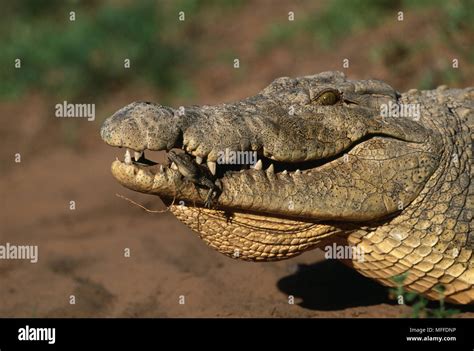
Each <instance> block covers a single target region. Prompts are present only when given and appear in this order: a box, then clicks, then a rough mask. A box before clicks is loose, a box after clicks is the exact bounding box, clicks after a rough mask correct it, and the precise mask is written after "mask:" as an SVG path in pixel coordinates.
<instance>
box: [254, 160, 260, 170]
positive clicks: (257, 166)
mask: <svg viewBox="0 0 474 351" xmlns="http://www.w3.org/2000/svg"><path fill="white" fill-rule="evenodd" d="M254 168H255V169H256V170H257V171H260V170H261V169H262V160H258V161H257V163H256V164H255V166H254Z"/></svg>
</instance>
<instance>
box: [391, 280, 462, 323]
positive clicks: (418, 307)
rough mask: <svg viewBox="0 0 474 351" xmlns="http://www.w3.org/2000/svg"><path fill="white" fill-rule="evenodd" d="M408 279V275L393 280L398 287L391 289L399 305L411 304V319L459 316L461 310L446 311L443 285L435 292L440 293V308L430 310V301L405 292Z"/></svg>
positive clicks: (393, 297)
mask: <svg viewBox="0 0 474 351" xmlns="http://www.w3.org/2000/svg"><path fill="white" fill-rule="evenodd" d="M406 278H407V274H402V275H398V276H395V277H393V278H392V281H393V282H394V283H395V284H396V287H395V288H393V289H390V292H389V293H390V297H391V298H392V299H396V300H397V301H398V303H401V304H405V303H406V302H408V303H410V307H411V314H410V316H406V317H411V318H450V317H453V316H454V315H456V314H458V313H459V312H460V311H459V310H454V309H446V306H445V302H444V291H445V288H444V286H443V285H441V284H440V285H438V286H437V287H436V288H435V290H436V291H437V292H438V293H439V299H438V300H439V307H438V308H428V307H427V306H428V300H427V299H425V298H424V297H423V296H421V295H419V294H417V293H414V292H407V291H405V289H404V287H403V284H404V282H405V280H406Z"/></svg>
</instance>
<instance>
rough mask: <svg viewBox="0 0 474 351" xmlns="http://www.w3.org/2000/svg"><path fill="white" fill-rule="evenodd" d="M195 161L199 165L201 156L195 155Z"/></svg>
mask: <svg viewBox="0 0 474 351" xmlns="http://www.w3.org/2000/svg"><path fill="white" fill-rule="evenodd" d="M196 163H197V164H198V165H200V164H201V163H202V157H200V156H196Z"/></svg>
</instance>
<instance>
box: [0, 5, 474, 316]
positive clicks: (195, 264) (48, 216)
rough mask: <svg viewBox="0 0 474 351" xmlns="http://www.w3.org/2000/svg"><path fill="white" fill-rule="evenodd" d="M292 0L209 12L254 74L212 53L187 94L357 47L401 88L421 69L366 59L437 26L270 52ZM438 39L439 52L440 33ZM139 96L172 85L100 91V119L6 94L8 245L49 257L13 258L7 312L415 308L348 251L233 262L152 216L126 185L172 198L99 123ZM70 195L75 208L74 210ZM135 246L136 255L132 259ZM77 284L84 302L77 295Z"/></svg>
mask: <svg viewBox="0 0 474 351" xmlns="http://www.w3.org/2000/svg"><path fill="white" fill-rule="evenodd" d="M262 3H266V2H262ZM285 4H287V2H284V1H282V2H281V3H280V2H279V6H278V7H276V6H274V7H271V6H270V7H266V8H263V7H260V8H259V7H258V6H253V7H249V6H247V7H244V8H243V9H242V10H239V12H238V13H237V14H235V16H236V17H233V18H234V20H235V23H240V25H239V26H236V25H234V26H232V25H229V23H232V22H231V21H230V20H229V18H226V17H222V18H217V19H215V20H213V21H211V22H209V23H212V24H211V25H209V27H206V28H204V29H203V31H204V34H203V37H204V38H205V40H204V41H203V42H201V43H200V47H201V51H202V55H201V56H202V58H203V59H204V62H205V61H206V54H207V55H208V56H209V60H211V58H212V57H211V56H212V52H219V50H221V49H222V47H225V46H226V45H228V43H233V46H232V47H233V49H234V50H235V51H236V52H237V53H238V54H239V55H240V56H239V57H240V58H241V59H242V62H243V69H244V72H245V74H244V75H238V74H236V73H235V71H234V70H233V68H232V67H230V65H229V64H228V63H225V62H221V63H220V64H219V63H216V62H215V61H212V63H210V64H209V65H204V66H203V67H202V68H201V69H200V70H198V72H197V73H196V74H195V75H194V76H193V77H192V80H193V82H194V83H195V86H196V87H197V94H196V95H195V96H193V97H192V98H190V99H188V100H185V99H181V100H180V99H179V98H177V99H176V101H173V102H174V103H175V106H179V105H180V104H192V103H199V104H204V103H218V102H224V101H229V100H233V99H237V98H242V97H244V96H247V95H250V94H254V93H255V92H256V91H258V90H259V89H261V88H263V87H264V86H265V85H266V84H268V83H269V82H270V81H271V80H272V79H274V78H276V77H278V76H284V75H289V76H295V75H303V74H312V73H316V72H320V71H324V70H330V69H339V70H340V69H341V67H340V62H341V59H342V58H345V57H350V58H351V60H352V61H351V62H352V64H351V67H350V69H348V70H347V71H346V73H347V74H348V75H350V76H351V77H353V78H368V77H378V78H382V79H386V80H387V81H388V82H390V83H392V84H394V85H395V86H396V87H397V88H399V89H401V90H403V89H405V88H407V87H409V86H410V85H411V84H413V81H415V80H416V79H418V78H419V77H416V76H415V75H414V74H413V72H412V71H409V70H408V71H406V72H405V73H404V76H400V75H395V74H393V70H391V68H390V65H387V66H381V65H380V64H379V65H377V64H373V65H367V62H368V61H367V54H366V52H368V51H369V48H370V46H371V45H374V43H377V42H378V41H379V42H380V41H381V38H388V40H391V38H394V37H395V36H397V35H398V36H399V35H402V36H403V35H405V36H406V37H408V36H409V34H410V33H413V32H416V33H418V37H423V36H430V35H431V33H432V30H433V28H432V26H430V25H428V24H427V23H428V20H426V19H425V22H423V18H421V19H419V18H418V20H417V21H414V20H413V18H410V17H409V16H407V17H408V20H407V23H405V24H404V27H403V28H399V27H397V26H399V24H397V23H393V24H392V25H387V26H384V27H382V28H381V29H380V30H378V32H374V31H371V32H370V33H369V34H368V35H367V33H366V34H363V33H362V34H357V33H356V34H354V36H352V37H351V38H350V39H347V40H343V41H342V42H341V45H340V46H338V48H337V49H338V50H337V51H328V52H325V53H322V54H320V53H319V52H316V51H315V50H313V49H307V50H301V51H298V52H293V51H291V50H285V49H282V48H279V47H277V48H275V49H274V50H272V51H271V52H269V53H268V54H266V55H264V56H263V57H262V56H259V55H257V53H256V51H255V48H254V46H252V45H249V44H248V43H249V42H252V41H255V38H256V37H258V36H259V35H261V33H263V31H264V30H265V28H266V26H268V24H269V23H268V22H269V21H270V19H273V20H275V18H277V17H278V18H280V17H282V18H283V20H284V18H285V16H286V13H287V11H288V9H287V7H286V5H285ZM267 5H268V3H267ZM267 8H271V9H272V10H266V9H267ZM291 9H293V8H291ZM296 9H298V8H296ZM278 11H280V12H278ZM282 13H283V14H285V15H282ZM426 18H427V19H429V18H430V16H429V14H428V15H427V16H426ZM410 21H411V22H410ZM216 27H218V28H220V31H216V30H215V29H216ZM247 28H252V30H251V31H249V30H248V29H247ZM222 37H225V38H227V39H226V40H223V39H222ZM384 40H385V39H384ZM213 50H214V51H213ZM431 50H435V51H436V50H438V48H437V47H436V44H435V45H434V47H433V48H432V49H431ZM417 60H418V61H417ZM417 60H415V61H413V62H410V63H409V64H408V66H407V67H417V66H418V65H417V62H424V67H428V68H427V69H429V67H430V65H431V61H430V60H429V59H427V58H426V57H424V56H423V55H421V56H418V57H417ZM423 60H424V61H423ZM403 67H405V66H403ZM403 67H402V68H403ZM470 77H471V78H472V75H470ZM470 83H472V81H471V82H470ZM134 100H151V101H157V102H159V101H160V92H156V91H154V90H151V89H148V88H146V87H127V89H125V90H124V91H120V92H116V93H114V94H113V95H111V96H109V97H108V98H107V99H106V100H102V101H100V103H99V102H98V104H97V105H98V115H100V116H101V117H100V118H99V117H98V120H97V121H95V122H86V121H80V122H77V123H76V122H75V121H74V122H73V121H62V120H61V121H58V120H57V119H55V118H54V116H53V111H54V109H53V106H54V105H53V104H52V103H51V102H48V100H47V99H44V98H43V97H42V96H41V95H39V94H34V93H32V94H31V95H29V96H27V97H25V98H23V99H21V100H20V101H16V102H12V103H3V104H0V115H1V116H2V124H1V125H0V139H1V140H2V148H1V150H0V194H1V195H0V198H1V203H0V205H1V211H0V213H1V214H0V220H1V223H2V224H1V231H0V244H2V243H6V242H9V243H11V244H18V245H38V246H39V261H38V263H35V264H33V263H29V262H25V261H13V260H9V261H0V317H12V316H15V317H31V316H37V317H39V316H41V317H44V316H46V317H53V316H54V317H66V316H68V317H69V316H73V317H82V316H87V317H89V316H104V317H118V316H130V317H220V316H224V317H269V316H275V317H396V316H402V315H405V314H406V313H408V312H409V309H408V308H407V307H404V306H398V305H396V304H395V302H393V301H391V300H389V299H388V290H387V289H386V288H385V287H382V286H380V285H378V284H376V283H375V282H373V281H371V280H369V279H366V278H364V277H362V276H361V275H359V274H358V273H356V272H354V271H352V270H351V269H349V268H347V267H345V266H344V265H342V264H340V263H339V262H337V261H325V260H324V258H323V256H322V254H321V252H320V251H317V250H315V251H311V252H307V253H305V254H303V255H301V256H299V257H297V258H294V259H292V260H288V261H283V262H277V263H259V264H257V263H248V262H241V261H238V260H232V259H230V258H227V257H225V256H222V255H221V254H219V253H217V252H214V251H213V250H212V249H210V248H208V247H207V246H206V245H205V244H204V243H203V242H202V241H201V240H200V239H199V238H198V237H197V235H196V234H195V233H193V232H192V231H190V230H189V229H188V228H187V227H185V226H184V225H183V224H181V223H180V222H178V221H177V220H176V219H174V217H173V216H172V215H171V214H169V213H164V214H150V213H147V212H145V211H143V210H142V209H140V208H138V207H136V206H133V205H131V204H130V203H128V202H126V201H124V200H122V199H120V198H118V197H116V195H115V194H116V193H119V194H122V195H124V196H127V197H129V198H131V199H133V200H135V201H137V202H139V203H141V204H144V205H145V206H147V207H148V208H151V209H163V204H162V203H161V201H160V200H159V199H158V198H157V197H151V196H146V195H142V194H137V193H134V192H131V191H128V190H127V189H124V188H122V187H121V186H120V185H118V184H117V183H116V182H115V180H114V179H113V178H112V176H111V174H110V171H109V167H110V163H111V162H112V160H113V159H114V158H115V156H119V157H121V156H122V155H120V151H118V150H114V149H112V148H109V147H107V146H105V145H104V144H103V143H102V142H101V140H100V138H99V135H98V130H99V126H100V119H102V118H104V117H106V116H107V115H109V114H111V113H112V112H114V111H115V110H117V109H118V108H120V107H122V106H123V105H125V104H127V103H129V102H131V101H134ZM54 103H56V102H54ZM71 123H72V124H73V125H74V127H71ZM65 141H66V142H65ZM15 153H21V155H22V159H21V163H15V162H14V155H15ZM70 201H75V203H76V209H75V210H70V209H69V203H70ZM125 249H130V253H131V255H130V257H124V250H125ZM71 295H73V296H75V299H76V303H75V304H70V303H69V302H70V297H71ZM290 295H291V296H294V299H295V303H294V304H289V299H290V300H291V298H289V296H290ZM183 297H184V304H180V301H181V302H182V301H183V300H182V298H183ZM462 311H463V313H462V314H461V315H460V316H462V317H473V316H474V313H473V309H472V307H464V308H463V309H462Z"/></svg>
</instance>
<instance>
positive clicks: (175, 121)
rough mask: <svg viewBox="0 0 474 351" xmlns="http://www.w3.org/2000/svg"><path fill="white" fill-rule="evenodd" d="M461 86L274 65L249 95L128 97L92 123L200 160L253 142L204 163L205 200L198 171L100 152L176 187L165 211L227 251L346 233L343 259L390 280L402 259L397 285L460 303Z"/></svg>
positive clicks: (117, 141)
mask: <svg viewBox="0 0 474 351" xmlns="http://www.w3.org/2000/svg"><path fill="white" fill-rule="evenodd" d="M473 97H474V89H473V88H467V89H447V88H446V87H440V88H438V89H436V90H432V91H416V90H410V91H409V92H407V93H404V94H399V93H397V92H396V91H395V90H393V89H392V88H391V87H390V86H389V85H387V84H386V83H383V82H380V81H375V80H365V81H351V80H348V79H346V78H345V76H344V75H343V74H342V73H339V72H324V73H321V74H319V75H314V76H307V77H302V78H297V79H290V78H279V79H277V80H275V81H274V82H273V83H272V84H270V85H269V86H268V87H267V88H265V89H264V90H262V91H261V92H260V93H259V94H257V95H256V96H254V97H250V98H248V99H244V100H242V101H238V102H236V103H232V104H223V105H217V106H201V107H196V106H193V107H189V108H187V109H185V113H184V114H182V113H178V111H175V110H173V109H171V108H168V107H163V106H160V105H155V104H150V103H132V104H130V105H128V106H126V107H124V108H123V109H121V110H119V111H117V112H116V113H115V114H114V115H113V116H111V117H110V118H108V119H107V120H106V121H105V122H104V125H103V126H102V129H101V136H102V138H103V140H104V141H105V142H106V143H107V144H109V145H112V146H122V147H127V148H130V149H133V150H135V151H143V150H171V149H172V148H183V149H184V150H185V151H186V153H187V154H188V155H190V156H191V157H196V159H195V160H196V161H197V162H198V163H200V162H201V160H204V161H207V162H208V164H209V168H210V169H211V170H212V169H213V168H214V167H215V166H216V165H215V164H214V162H215V161H216V160H218V156H219V152H222V151H224V150H226V149H228V150H231V151H256V152H257V153H258V155H259V158H261V161H260V162H259V163H257V165H256V166H255V168H244V169H243V170H239V169H236V168H235V167H234V168H231V167H228V166H226V165H221V164H217V174H216V176H215V177H216V178H217V179H218V180H217V182H218V184H219V188H220V189H221V192H220V193H219V195H218V197H217V198H216V199H214V202H215V207H213V208H204V206H203V205H204V203H205V201H206V197H207V195H208V193H209V188H212V187H211V185H212V184H209V183H208V179H205V181H206V182H205V183H207V184H208V187H207V188H206V187H203V186H196V184H194V182H193V181H192V179H193V177H189V176H186V177H183V175H182V174H185V175H186V174H190V173H191V174H192V173H193V172H194V170H195V169H194V167H192V166H189V167H187V168H183V167H181V171H180V170H179V168H178V167H174V168H175V169H176V170H175V169H172V168H168V167H164V168H163V167H161V169H160V167H158V166H146V165H143V164H140V163H133V164H132V163H130V162H128V163H124V162H121V161H115V162H113V163H112V173H113V175H114V177H115V178H116V179H117V180H118V181H119V182H120V183H121V184H122V185H124V186H125V187H127V188H130V189H132V190H136V191H139V192H143V193H147V194H154V195H158V196H160V197H161V198H162V199H163V200H164V201H165V203H168V204H169V203H171V201H172V199H176V200H181V201H184V202H185V205H180V206H176V205H171V211H172V212H173V213H174V214H175V216H176V217H177V218H178V219H179V220H181V221H182V222H184V223H185V224H187V225H188V226H189V227H190V228H192V229H193V230H195V231H196V232H198V233H199V235H200V237H201V238H202V239H203V240H204V241H205V242H206V243H208V244H209V245H210V246H211V247H213V248H215V249H216V250H218V251H220V252H222V253H224V254H226V255H228V256H230V257H234V258H240V259H244V260H251V261H270V260H280V259H286V258H290V257H293V256H295V255H298V254H300V253H302V252H303V251H305V250H309V249H313V248H316V247H322V246H324V245H327V244H330V243H332V242H337V243H345V244H348V245H352V246H355V247H357V248H358V249H360V250H363V252H364V260H363V261H359V260H353V261H352V266H353V267H354V268H355V269H357V270H358V271H359V272H360V273H362V274H363V275H365V276H367V277H370V278H373V279H375V280H377V281H379V282H380V283H382V284H385V285H388V286H393V285H394V283H393V281H392V280H391V278H392V277H393V276H395V275H399V274H403V273H406V272H407V273H408V277H407V279H406V280H405V282H404V284H405V287H406V289H407V290H409V291H416V292H418V293H421V294H423V295H425V296H427V297H429V298H432V299H436V298H438V297H439V293H438V292H437V290H436V289H435V287H436V286H437V285H438V284H443V285H444V286H445V288H446V291H445V296H446V299H447V300H448V301H450V302H455V303H463V304H467V303H472V302H473V301H474V287H473V284H474V257H473V253H472V251H473V247H474V235H473V228H474V227H473V220H472V209H473V204H474V185H473V184H472V181H471V179H472V170H471V162H472V149H471V147H472V141H473V130H474V112H473V111H474V102H473ZM390 103H391V104H395V105H399V106H407V104H412V105H414V106H418V107H419V108H420V115H419V116H418V118H416V117H417V116H416V115H412V116H411V118H409V117H407V116H404V117H382V116H381V109H382V107H384V106H390V105H389V104H390ZM413 117H414V118H413ZM262 163H263V167H261V166H262ZM201 167H202V166H201ZM285 170H287V171H285ZM201 180H202V177H201ZM199 183H200V185H202V181H200V182H199Z"/></svg>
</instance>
